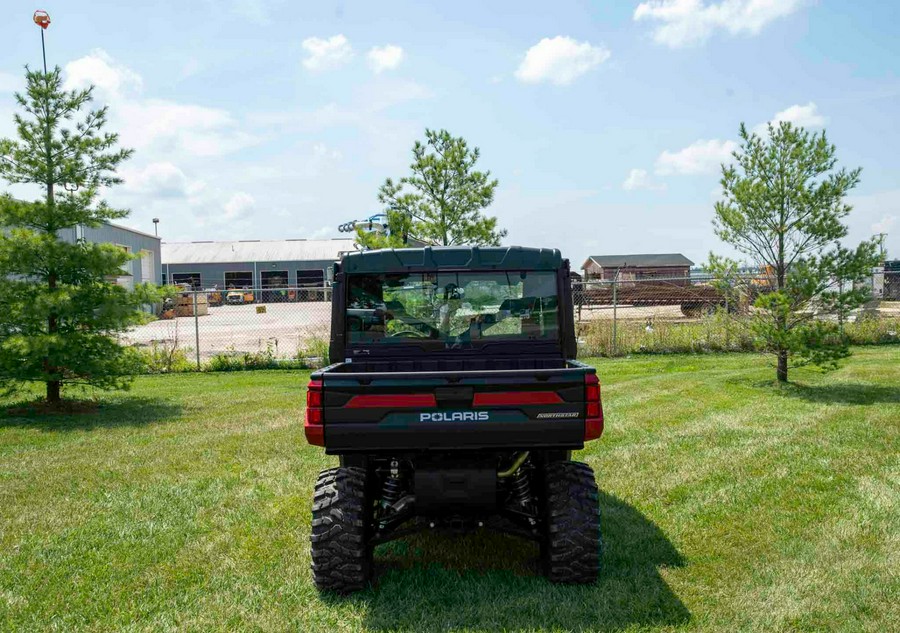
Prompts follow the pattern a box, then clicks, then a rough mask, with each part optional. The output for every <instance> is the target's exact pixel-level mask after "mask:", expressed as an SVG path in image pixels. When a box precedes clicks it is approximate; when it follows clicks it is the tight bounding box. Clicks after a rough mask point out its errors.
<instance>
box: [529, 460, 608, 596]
mask: <svg viewBox="0 0 900 633" xmlns="http://www.w3.org/2000/svg"><path fill="white" fill-rule="evenodd" d="M543 507H544V510H543V514H544V516H543V519H544V533H543V537H542V539H541V564H542V567H543V571H544V574H545V575H546V576H547V578H548V579H549V580H550V581H552V582H559V583H573V584H574V583H578V584H585V583H592V582H595V581H596V580H597V576H598V574H599V573H600V550H601V547H602V541H601V538H600V506H599V493H598V491H597V482H596V481H594V471H593V470H591V467H590V466H588V465H587V464H582V463H580V462H551V463H549V464H547V466H546V469H545V471H544V503H543Z"/></svg>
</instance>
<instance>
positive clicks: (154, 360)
mask: <svg viewBox="0 0 900 633" xmlns="http://www.w3.org/2000/svg"><path fill="white" fill-rule="evenodd" d="M135 349H136V350H137V352H138V354H140V357H141V361H142V363H143V372H144V373H147V374H170V373H179V372H185V371H194V370H196V369H197V365H196V364H195V363H194V362H193V361H191V360H190V359H189V358H188V352H189V351H190V350H188V349H182V348H179V347H178V346H177V344H173V343H170V342H159V341H153V342H152V343H151V344H150V347H145V348H135Z"/></svg>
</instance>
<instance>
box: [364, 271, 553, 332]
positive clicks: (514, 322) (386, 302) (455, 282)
mask: <svg viewBox="0 0 900 633" xmlns="http://www.w3.org/2000/svg"><path fill="white" fill-rule="evenodd" d="M558 311H559V306H558V301H557V292H556V274H555V273H553V272H534V271H532V272H519V271H504V272H460V273H409V274H391V275H354V276H351V277H349V279H348V294H347V318H346V324H347V326H346V327H347V340H348V341H349V342H350V343H372V342H385V343H390V342H409V341H410V340H411V339H424V340H433V341H440V342H443V343H449V344H455V343H463V342H470V341H476V340H479V339H487V338H490V339H501V338H511V339H536V338H538V339H555V338H557V322H558V318H557V315H558Z"/></svg>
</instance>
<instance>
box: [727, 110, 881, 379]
mask: <svg viewBox="0 0 900 633" xmlns="http://www.w3.org/2000/svg"><path fill="white" fill-rule="evenodd" d="M740 135H741V140H742V143H741V147H740V149H739V151H737V152H735V154H734V158H735V164H734V165H728V166H724V165H723V167H722V181H721V183H722V191H723V196H724V199H723V200H722V201H720V202H717V203H716V208H715V219H714V221H713V224H714V226H715V232H716V235H718V236H719V237H720V238H721V239H722V240H723V241H725V242H726V243H728V244H730V245H731V246H733V247H734V248H735V249H736V250H738V251H739V252H741V253H742V254H744V255H745V256H747V257H749V258H750V259H751V260H752V261H753V263H755V264H756V265H757V266H759V267H760V269H761V270H764V271H766V273H767V276H768V279H767V280H766V281H767V283H766V289H765V291H763V292H761V293H758V296H757V297H756V298H755V301H754V310H753V311H752V325H753V329H754V332H755V333H756V335H757V337H758V340H759V341H760V343H761V346H762V348H763V349H764V350H766V351H768V352H771V353H772V354H774V355H775V357H776V360H777V370H776V377H777V379H778V380H779V381H780V382H785V381H787V379H788V367H789V361H791V360H792V359H793V360H794V361H795V362H796V363H797V364H806V363H813V364H816V365H819V366H821V367H823V368H826V369H827V368H833V367H835V366H836V363H837V361H838V360H839V359H841V358H843V357H845V356H847V355H849V348H848V345H847V340H846V338H845V337H844V335H843V331H842V325H843V320H844V319H845V318H846V316H847V314H848V313H849V312H850V311H851V310H853V309H855V308H857V307H859V306H860V305H862V304H863V303H865V302H866V301H867V300H868V298H869V294H870V293H869V292H868V291H867V290H866V288H865V286H864V284H863V282H865V281H866V279H870V278H871V274H872V267H873V266H874V265H875V264H876V262H877V256H876V250H877V249H876V242H875V240H874V239H873V240H867V241H864V242H862V243H861V244H859V245H858V246H857V247H856V248H852V249H851V248H845V247H843V246H842V245H841V244H840V240H841V239H842V238H844V237H846V235H847V227H846V225H845V224H844V223H843V222H842V220H843V219H844V218H845V217H846V216H847V214H849V213H850V211H851V209H852V207H851V206H850V205H849V204H847V202H846V200H845V197H846V195H847V193H848V192H849V191H850V190H851V189H853V188H854V187H855V186H856V185H857V184H858V183H859V174H860V170H859V169H853V170H849V171H848V170H846V169H838V167H837V158H836V149H835V147H834V145H832V144H830V143H829V142H828V139H827V138H826V136H825V132H824V131H823V132H821V133H820V134H810V133H809V132H806V131H805V130H803V128H798V127H796V126H793V125H791V124H790V123H787V122H782V123H779V124H778V125H777V126H773V125H769V127H768V134H767V135H766V138H762V137H760V136H759V135H758V134H755V133H751V132H749V131H748V130H747V128H746V127H745V126H743V125H741V130H740ZM710 268H711V269H712V270H713V272H715V273H717V274H719V275H724V276H733V273H734V272H735V271H736V270H737V265H736V263H735V262H733V261H731V260H729V259H727V258H721V257H716V256H715V255H712V254H711V255H710ZM729 273H730V274H729ZM757 288H758V287H757ZM749 289H750V290H751V291H753V292H757V289H756V288H753V287H751V288H749ZM823 317H826V318H823ZM827 317H834V320H830V319H829V318H827Z"/></svg>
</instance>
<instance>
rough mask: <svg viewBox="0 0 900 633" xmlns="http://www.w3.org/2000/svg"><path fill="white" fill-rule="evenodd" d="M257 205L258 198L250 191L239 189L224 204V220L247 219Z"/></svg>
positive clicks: (222, 217)
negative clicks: (255, 198)
mask: <svg viewBox="0 0 900 633" xmlns="http://www.w3.org/2000/svg"><path fill="white" fill-rule="evenodd" d="M255 206H256V200H254V198H253V196H251V195H250V194H249V193H246V192H243V191H239V192H237V193H236V194H234V195H233V196H231V198H229V200H228V202H226V203H225V204H224V206H223V209H224V210H225V214H224V215H223V216H221V218H220V219H221V220H222V221H233V220H243V219H246V218H247V217H248V216H249V215H250V214H251V213H252V212H253V208H254V207H255Z"/></svg>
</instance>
